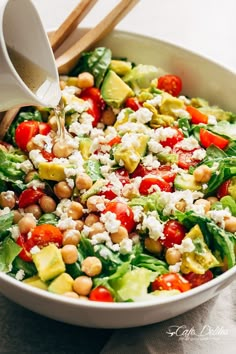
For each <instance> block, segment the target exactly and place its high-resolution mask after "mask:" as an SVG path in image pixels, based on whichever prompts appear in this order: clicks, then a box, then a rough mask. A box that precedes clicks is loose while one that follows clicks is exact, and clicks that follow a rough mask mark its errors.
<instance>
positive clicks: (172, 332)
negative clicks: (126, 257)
mask: <svg viewBox="0 0 236 354" xmlns="http://www.w3.org/2000/svg"><path fill="white" fill-rule="evenodd" d="M166 334H167V336H168V337H177V338H178V339H179V340H194V339H198V340H199V339H202V340H204V339H205V340H206V339H209V338H212V339H216V340H218V339H220V338H222V336H227V335H228V334H229V331H228V329H225V328H224V327H220V326H216V327H213V326H210V325H204V326H203V327H202V328H197V329H196V328H195V327H190V328H188V327H187V326H186V325H181V326H177V325H172V326H170V327H168V329H167V331H166Z"/></svg>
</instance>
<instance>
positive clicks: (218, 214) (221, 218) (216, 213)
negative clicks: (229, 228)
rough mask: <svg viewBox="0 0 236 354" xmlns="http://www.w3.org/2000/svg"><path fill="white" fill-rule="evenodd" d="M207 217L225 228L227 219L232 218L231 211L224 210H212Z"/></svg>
mask: <svg viewBox="0 0 236 354" xmlns="http://www.w3.org/2000/svg"><path fill="white" fill-rule="evenodd" d="M207 216H208V217H210V218H211V219H212V220H213V221H214V222H215V223H216V224H217V225H219V226H220V227H222V228H223V229H224V228H225V218H229V217H231V213H230V211H229V209H228V208H227V209H224V210H210V211H208V213H207Z"/></svg>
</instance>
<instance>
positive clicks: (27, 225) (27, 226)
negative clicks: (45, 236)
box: [18, 214, 36, 234]
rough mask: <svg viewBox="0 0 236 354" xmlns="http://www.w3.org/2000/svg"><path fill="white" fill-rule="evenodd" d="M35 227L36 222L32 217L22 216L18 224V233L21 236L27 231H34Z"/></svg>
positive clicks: (28, 215) (29, 215)
mask: <svg viewBox="0 0 236 354" xmlns="http://www.w3.org/2000/svg"><path fill="white" fill-rule="evenodd" d="M35 226H36V221H35V218H34V217H33V215H31V214H26V215H24V216H23V217H22V218H21V219H20V220H19V222H18V227H19V230H20V233H22V234H27V233H28V232H29V231H31V230H32V229H34V228H35Z"/></svg>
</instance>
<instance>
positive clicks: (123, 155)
mask: <svg viewBox="0 0 236 354" xmlns="http://www.w3.org/2000/svg"><path fill="white" fill-rule="evenodd" d="M114 158H115V160H116V162H117V163H118V164H120V163H121V162H122V163H123V164H124V167H125V169H126V170H127V171H128V172H129V173H132V172H134V170H135V169H136V168H137V166H138V164H139V162H140V160H141V156H140V154H139V153H138V152H137V151H136V150H135V149H134V148H133V147H131V148H127V147H124V146H123V145H122V144H119V145H118V146H117V147H116V149H115V151H114Z"/></svg>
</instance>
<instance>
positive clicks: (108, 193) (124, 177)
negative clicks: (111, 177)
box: [99, 168, 130, 200]
mask: <svg viewBox="0 0 236 354" xmlns="http://www.w3.org/2000/svg"><path fill="white" fill-rule="evenodd" d="M115 175H116V177H117V178H118V179H119V181H120V182H121V183H122V185H123V186H124V185H125V184H128V183H130V179H129V174H128V172H127V170H126V169H124V168H119V169H118V170H116V171H115ZM112 187H113V185H112V184H111V183H108V184H107V185H106V186H105V188H104V190H102V191H101V192H100V193H99V195H104V196H105V198H106V199H109V200H112V199H114V198H116V197H117V195H116V194H115V193H114V192H113V191H112Z"/></svg>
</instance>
